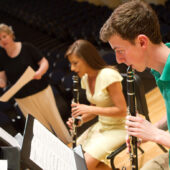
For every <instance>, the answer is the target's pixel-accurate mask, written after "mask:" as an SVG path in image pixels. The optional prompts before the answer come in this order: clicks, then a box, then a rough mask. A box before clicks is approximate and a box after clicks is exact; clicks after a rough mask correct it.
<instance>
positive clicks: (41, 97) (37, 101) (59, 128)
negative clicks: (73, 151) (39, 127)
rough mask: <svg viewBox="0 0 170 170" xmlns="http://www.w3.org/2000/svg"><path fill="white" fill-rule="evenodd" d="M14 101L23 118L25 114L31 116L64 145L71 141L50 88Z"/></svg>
mask: <svg viewBox="0 0 170 170" xmlns="http://www.w3.org/2000/svg"><path fill="white" fill-rule="evenodd" d="M15 100H16V102H17V103H18V105H19V107H20V109H21V111H22V112H23V114H24V116H25V117H26V116H27V114H31V115H33V116H34V117H35V118H36V119H37V120H39V121H40V122H41V123H42V124H43V125H44V126H45V127H46V128H48V129H49V130H50V131H51V132H53V133H55V135H56V136H58V138H60V139H61V140H62V141H63V142H64V143H65V144H68V143H70V142H71V141H72V139H71V136H70V134H69V132H68V130H67V128H66V126H65V124H64V122H63V120H62V118H61V116H60V114H59V111H58V108H57V106H56V103H55V98H54V95H53V92H52V89H51V87H50V86H48V87H47V88H46V89H44V90H42V91H40V92H38V93H36V94H34V95H31V96H28V97H25V98H22V99H15Z"/></svg>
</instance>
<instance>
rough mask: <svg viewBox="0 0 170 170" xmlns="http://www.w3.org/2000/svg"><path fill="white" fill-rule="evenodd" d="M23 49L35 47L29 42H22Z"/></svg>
mask: <svg viewBox="0 0 170 170" xmlns="http://www.w3.org/2000/svg"><path fill="white" fill-rule="evenodd" d="M22 46H23V47H33V45H32V44H31V43H29V42H22Z"/></svg>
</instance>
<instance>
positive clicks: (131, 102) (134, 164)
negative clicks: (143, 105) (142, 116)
mask: <svg viewBox="0 0 170 170" xmlns="http://www.w3.org/2000/svg"><path fill="white" fill-rule="evenodd" d="M127 97H128V98H127V101H128V111H129V114H130V115H132V116H136V102H135V83H134V70H133V69H132V67H131V66H129V67H128V69H127ZM129 138H130V161H131V169H132V170H138V155H137V138H136V137H134V136H130V137H129Z"/></svg>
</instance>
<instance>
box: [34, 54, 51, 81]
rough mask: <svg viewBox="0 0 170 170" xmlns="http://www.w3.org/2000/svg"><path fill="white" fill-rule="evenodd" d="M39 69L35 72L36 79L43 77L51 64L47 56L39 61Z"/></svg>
mask: <svg viewBox="0 0 170 170" xmlns="http://www.w3.org/2000/svg"><path fill="white" fill-rule="evenodd" d="M38 65H39V69H38V70H37V71H36V72H35V76H34V79H37V80H39V79H41V78H42V76H43V75H44V74H45V73H46V72H47V70H48V67H49V64H48V61H47V59H46V58H45V57H43V58H42V59H41V60H40V61H39V63H38Z"/></svg>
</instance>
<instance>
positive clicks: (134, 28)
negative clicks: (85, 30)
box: [100, 0, 162, 44]
mask: <svg viewBox="0 0 170 170" xmlns="http://www.w3.org/2000/svg"><path fill="white" fill-rule="evenodd" d="M115 34H117V35H119V36H121V38H123V39H125V40H129V41H130V42H131V43H134V40H135V38H136V37H137V36H138V35H139V34H144V35H146V36H147V37H148V38H149V39H150V41H151V42H152V43H154V44H160V43H161V41H162V37H161V33H160V25H159V20H158V17H157V15H156V14H155V12H154V11H153V9H152V8H151V7H150V6H149V5H148V4H147V3H145V2H144V1H142V0H131V1H128V2H126V3H124V4H122V5H120V6H119V7H117V8H116V9H115V10H114V11H113V13H112V14H111V16H110V17H109V18H108V20H107V21H106V22H105V24H104V25H103V27H102V28H101V30H100V39H101V40H102V41H104V42H108V40H109V39H110V37H111V36H112V35H115Z"/></svg>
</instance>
